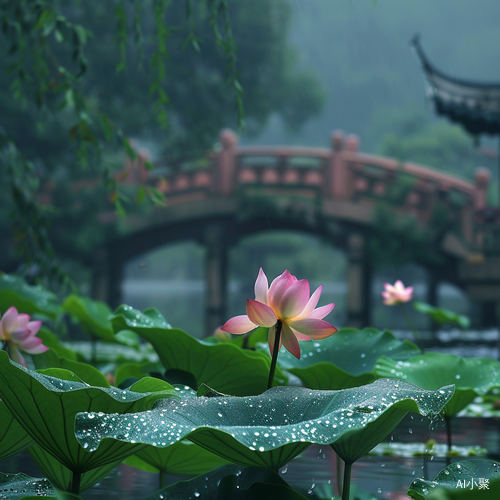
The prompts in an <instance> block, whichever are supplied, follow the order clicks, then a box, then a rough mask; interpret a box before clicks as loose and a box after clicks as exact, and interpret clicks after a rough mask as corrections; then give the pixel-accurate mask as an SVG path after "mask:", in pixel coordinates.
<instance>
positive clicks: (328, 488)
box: [313, 482, 379, 500]
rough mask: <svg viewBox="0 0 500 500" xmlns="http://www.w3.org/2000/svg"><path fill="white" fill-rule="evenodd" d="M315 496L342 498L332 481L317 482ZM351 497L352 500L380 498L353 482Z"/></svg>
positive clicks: (319, 497)
mask: <svg viewBox="0 0 500 500" xmlns="http://www.w3.org/2000/svg"><path fill="white" fill-rule="evenodd" d="M335 491H336V488H335ZM313 498H315V499H322V500H323V499H324V500H342V499H341V497H339V496H337V495H335V492H334V488H333V486H332V484H331V482H328V483H319V484H316V488H315V489H314V496H313ZM349 498H350V500H379V498H378V497H377V496H375V495H374V494H373V493H370V492H369V491H365V490H363V489H361V488H360V487H359V486H358V485H357V484H351V488H350V495H349Z"/></svg>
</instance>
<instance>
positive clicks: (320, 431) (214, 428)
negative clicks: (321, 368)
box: [75, 379, 454, 469]
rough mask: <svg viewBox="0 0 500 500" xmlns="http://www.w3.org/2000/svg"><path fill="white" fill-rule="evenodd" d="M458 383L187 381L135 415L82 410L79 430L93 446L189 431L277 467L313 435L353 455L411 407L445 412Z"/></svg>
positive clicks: (246, 461) (240, 458)
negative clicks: (195, 386)
mask: <svg viewBox="0 0 500 500" xmlns="http://www.w3.org/2000/svg"><path fill="white" fill-rule="evenodd" d="M453 390H454V388H453V386H448V387H443V388H441V389H439V390H437V391H425V390H422V389H420V388H419V387H416V386H415V385H413V384H409V383H406V382H402V381H396V380H394V379H380V380H377V381H375V382H373V383H372V384H370V385H366V386H363V387H355V388H352V389H343V390H340V391H316V390H311V389H306V388H303V387H274V388H272V389H269V390H268V391H266V392H264V393H263V394H261V395H259V396H247V397H234V396H222V395H221V396H217V395H216V393H215V392H213V391H212V392H211V393H209V394H211V396H213V397H206V396H203V397H197V396H196V393H195V392H194V391H193V390H191V389H189V388H187V389H186V388H184V389H181V388H179V387H176V391H177V392H178V394H179V395H180V397H179V398H171V399H165V400H162V401H158V402H157V403H156V404H155V406H154V407H153V409H152V410H150V411H146V412H142V413H138V414H136V415H130V414H129V415H102V414H101V415H99V414H96V413H80V414H78V415H77V417H76V424H75V433H76V436H77V439H78V441H79V442H80V443H81V444H82V446H84V447H86V449H88V450H90V451H94V450H96V449H98V447H99V446H100V443H101V441H103V440H104V443H105V442H106V438H111V439H117V440H122V441H128V442H130V441H134V442H136V443H145V444H150V445H153V446H157V447H168V446H170V445H172V444H174V443H175V442H177V441H179V440H181V439H184V438H188V439H189V440H190V441H193V442H195V443H196V444H199V445H200V446H202V447H203V448H206V449H207V450H210V451H212V452H214V453H216V454H218V455H220V456H222V457H223V458H226V459H227V460H230V461H233V462H236V463H240V464H243V465H250V466H257V467H262V466H265V467H269V468H273V469H277V468H279V467H281V466H282V465H284V464H285V463H287V462H288V461H290V460H291V459H292V458H294V457H295V456H297V455H298V454H299V453H301V452H302V451H304V450H305V449H306V448H307V447H308V446H309V445H310V444H312V443H317V444H323V445H326V444H330V445H332V447H333V448H334V449H335V451H336V452H337V453H338V454H339V455H340V456H341V457H342V458H343V459H344V460H345V461H347V462H351V463H352V462H354V461H356V460H357V459H358V458H359V457H361V456H363V455H365V454H366V453H367V452H368V451H370V450H371V449H372V448H373V447H374V446H376V445H377V444H378V443H379V442H380V441H382V440H383V439H384V437H385V436H386V435H387V434H388V433H389V432H391V431H392V430H393V429H394V427H395V426H396V425H397V424H398V423H399V422H400V421H401V419H402V418H403V417H404V416H405V415H406V414H407V412H408V411H414V412H416V413H420V414H421V415H427V416H431V417H434V416H435V415H437V414H439V413H440V412H441V410H442V409H443V407H444V405H445V404H446V403H447V402H448V401H449V399H450V398H451V396H452V395H453ZM138 422H141V424H142V425H137V424H138Z"/></svg>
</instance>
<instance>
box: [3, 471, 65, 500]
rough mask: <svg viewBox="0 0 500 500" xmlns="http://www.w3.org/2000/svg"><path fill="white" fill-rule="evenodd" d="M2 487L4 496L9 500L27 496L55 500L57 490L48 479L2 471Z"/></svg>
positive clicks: (17, 499)
mask: <svg viewBox="0 0 500 500" xmlns="http://www.w3.org/2000/svg"><path fill="white" fill-rule="evenodd" d="M0 487H1V488H2V490H3V491H2V498H5V499H7V500H19V499H21V498H26V497H27V496H31V497H37V498H38V497H39V496H44V497H45V498H49V499H53V500H55V495H56V492H55V490H54V488H53V486H52V485H51V484H50V482H49V481H47V479H45V478H43V479H40V478H33V477H30V476H27V475H26V474H23V473H20V474H4V473H3V472H0Z"/></svg>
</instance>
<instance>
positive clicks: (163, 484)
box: [159, 470, 165, 490]
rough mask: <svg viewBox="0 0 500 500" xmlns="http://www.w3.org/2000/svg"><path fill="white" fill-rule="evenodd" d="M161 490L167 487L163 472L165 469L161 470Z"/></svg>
mask: <svg viewBox="0 0 500 500" xmlns="http://www.w3.org/2000/svg"><path fill="white" fill-rule="evenodd" d="M159 474H160V490H162V489H163V488H165V474H163V471H162V470H160V473H159Z"/></svg>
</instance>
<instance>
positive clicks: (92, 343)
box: [90, 338, 97, 365]
mask: <svg viewBox="0 0 500 500" xmlns="http://www.w3.org/2000/svg"><path fill="white" fill-rule="evenodd" d="M90 346H91V353H90V362H91V363H92V364H93V365H95V364H96V361H97V339H95V338H92V339H91V340H90Z"/></svg>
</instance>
